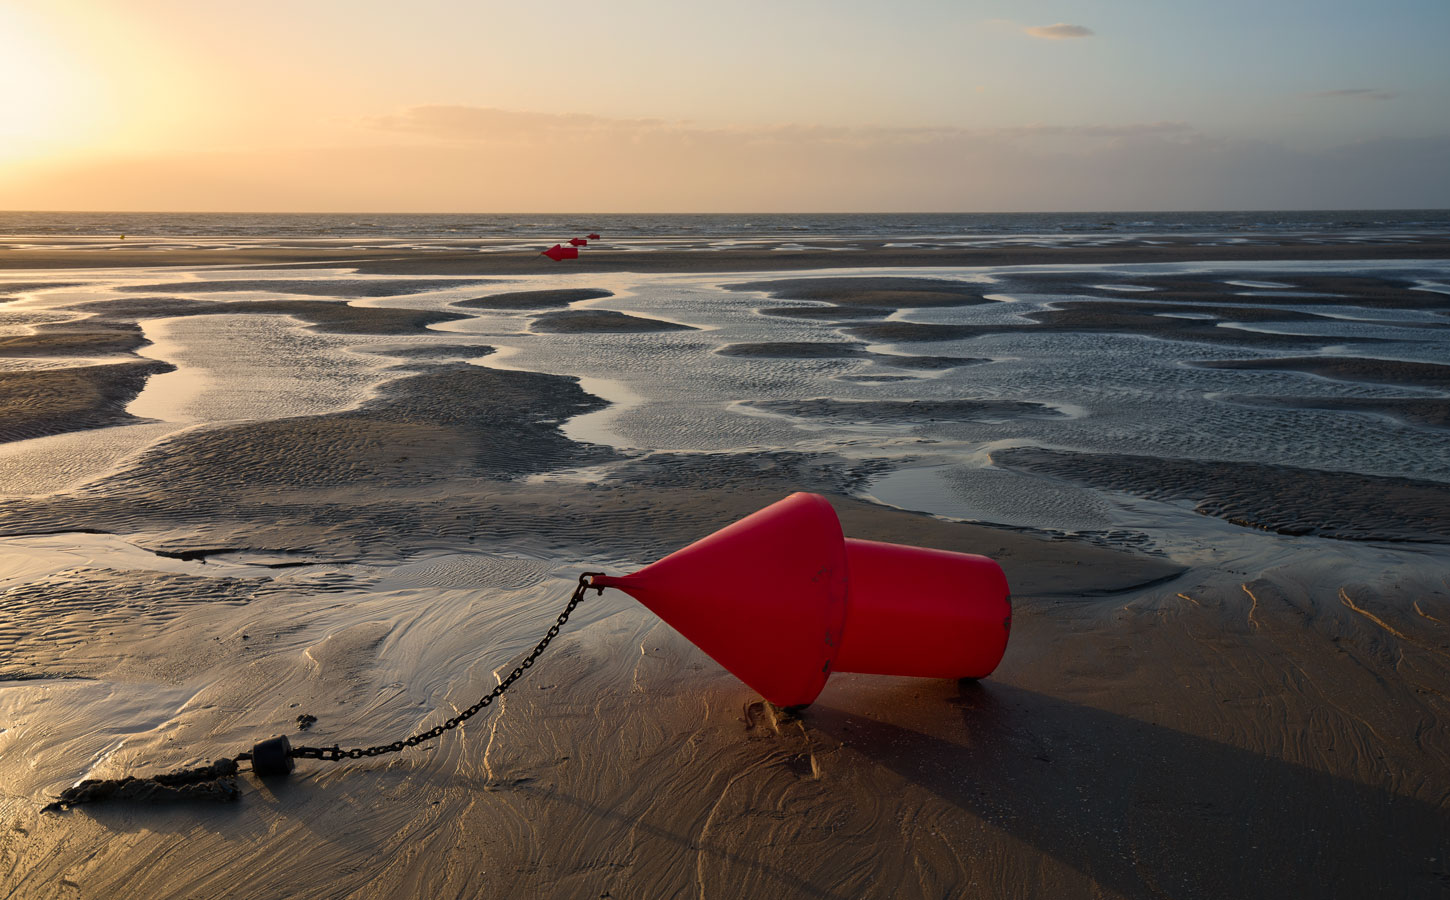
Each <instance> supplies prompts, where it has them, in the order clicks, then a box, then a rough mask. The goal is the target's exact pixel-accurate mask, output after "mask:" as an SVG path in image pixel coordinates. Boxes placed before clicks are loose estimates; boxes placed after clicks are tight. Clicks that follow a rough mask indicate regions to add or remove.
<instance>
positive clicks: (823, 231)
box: [0, 209, 1450, 240]
mask: <svg viewBox="0 0 1450 900" xmlns="http://www.w3.org/2000/svg"><path fill="white" fill-rule="evenodd" d="M575 232H578V233H581V234H584V233H588V232H599V233H601V234H604V235H605V236H606V237H608V238H632V239H648V238H676V237H677V238H695V239H699V238H720V239H730V238H749V237H776V238H779V237H784V236H794V237H833V238H876V237H880V238H896V237H912V238H920V237H975V236H990V235H1002V236H1006V235H1022V236H1026V235H1072V234H1198V233H1202V234H1225V233H1230V234H1231V233H1243V234H1294V233H1326V232H1330V233H1332V232H1385V233H1394V234H1429V233H1450V210H1444V209H1435V210H1424V209H1421V210H1405V209H1401V210H1394V209H1391V210H1386V209H1376V210H1336V211H1323V210H1314V211H1303V210H1273V211H1265V210H1257V211H1243V212H1097V213H920V214H918V213H829V214H810V213H790V214H776V213H772V214H759V215H744V214H731V215H716V214H690V215H679V214H673V215H652V214H642V213H641V214H627V215H624V214H617V213H610V214H597V215H591V214H584V213H571V214H556V215H534V214H531V215H502V214H487V215H485V214H469V215H462V214H449V215H432V214H430V215H412V214H406V215H405V214H392V213H389V214H380V213H379V214H373V213H346V214H330V213H329V214H325V215H323V214H315V215H314V214H299V213H276V214H261V213H110V212H0V235H4V236H37V237H38V236H49V237H87V236H107V237H113V236H115V235H118V234H126V235H135V236H138V237H140V236H146V237H259V238H260V237H270V238H278V237H282V238H288V237H291V238H329V237H335V238H353V239H357V238H364V239H366V238H373V239H382V240H396V239H430V240H448V239H459V240H475V239H485V240H487V239H505V240H507V239H530V238H538V237H549V238H550V239H553V238H556V237H557V236H558V235H560V234H563V233H569V234H572V233H575Z"/></svg>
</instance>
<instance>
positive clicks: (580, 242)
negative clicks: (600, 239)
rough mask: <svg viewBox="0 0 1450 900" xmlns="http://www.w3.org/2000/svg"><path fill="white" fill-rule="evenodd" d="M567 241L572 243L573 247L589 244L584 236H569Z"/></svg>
mask: <svg viewBox="0 0 1450 900" xmlns="http://www.w3.org/2000/svg"><path fill="white" fill-rule="evenodd" d="M569 243H570V244H572V245H574V246H575V247H587V246H589V242H588V241H587V240H585V239H584V238H569Z"/></svg>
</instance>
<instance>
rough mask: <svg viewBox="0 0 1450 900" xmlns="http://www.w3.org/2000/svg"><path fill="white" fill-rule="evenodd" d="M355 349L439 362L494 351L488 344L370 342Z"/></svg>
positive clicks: (487, 353) (473, 356)
mask: <svg viewBox="0 0 1450 900" xmlns="http://www.w3.org/2000/svg"><path fill="white" fill-rule="evenodd" d="M357 349H358V350H359V351H360V352H363V353H372V354H375V355H377V356H391V357H397V358H399V359H417V360H436V361H440V362H441V361H455V360H465V359H477V358H479V357H481V356H488V355H490V354H492V353H495V352H496V349H495V348H494V347H492V346H490V345H488V344H393V345H378V344H370V345H368V346H366V347H360V348H357Z"/></svg>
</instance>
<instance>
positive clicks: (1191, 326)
mask: <svg viewBox="0 0 1450 900" xmlns="http://www.w3.org/2000/svg"><path fill="white" fill-rule="evenodd" d="M1164 313H1174V314H1182V313H1188V314H1191V315H1202V316H1212V317H1213V318H1206V319H1198V318H1193V319H1185V318H1175V317H1173V316H1172V315H1163V314H1164ZM1027 318H1028V319H1030V320H1032V322H1033V323H1035V324H1032V325H1011V324H1001V325H958V324H942V323H921V322H873V323H867V324H861V325H852V326H849V327H848V328H846V329H845V330H846V331H847V332H848V333H849V334H852V335H855V336H857V337H861V338H865V339H867V340H870V341H880V342H888V343H895V342H909V341H952V340H963V339H968V338H974V337H981V336H983V335H992V334H1126V335H1141V336H1144V337H1156V338H1163V339H1166V340H1176V341H1189V342H1194V343H1208V344H1233V345H1237V346H1243V347H1303V346H1314V347H1322V346H1328V345H1331V344H1344V343H1348V342H1355V343H1364V342H1370V343H1374V342H1380V341H1381V339H1379V338H1364V337H1359V338H1346V337H1331V336H1321V335H1309V334H1274V333H1270V332H1265V331H1251V330H1248V329H1246V328H1235V327H1231V326H1229V325H1225V326H1222V327H1221V326H1220V325H1219V321H1220V320H1222V321H1225V322H1230V323H1232V322H1243V323H1252V324H1264V323H1274V322H1282V323H1285V324H1286V325H1288V326H1290V327H1292V323H1294V322H1308V321H1326V320H1325V318H1324V317H1322V316H1316V315H1313V314H1311V313H1302V312H1297V311H1294V310H1274V309H1256V308H1254V307H1233V308H1230V307H1223V306H1204V305H1196V306H1175V305H1170V304H1158V303H1146V302H1145V303H1134V302H1126V301H1122V300H1117V299H1115V300H1087V301H1081V300H1069V301H1064V302H1061V303H1058V304H1056V305H1055V307H1054V308H1052V309H1043V310H1038V311H1036V312H1032V313H1029V314H1028V315H1027Z"/></svg>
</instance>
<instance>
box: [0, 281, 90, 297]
mask: <svg viewBox="0 0 1450 900" xmlns="http://www.w3.org/2000/svg"><path fill="white" fill-rule="evenodd" d="M88 283H89V282H85V281H0V294H23V293H25V292H27V291H48V290H55V289H57V288H73V287H85V285H86V284H88ZM4 299H6V300H14V299H16V298H15V297H5V298H4Z"/></svg>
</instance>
